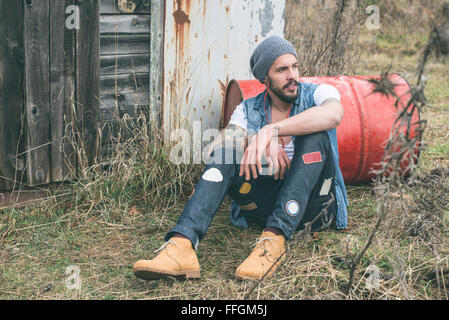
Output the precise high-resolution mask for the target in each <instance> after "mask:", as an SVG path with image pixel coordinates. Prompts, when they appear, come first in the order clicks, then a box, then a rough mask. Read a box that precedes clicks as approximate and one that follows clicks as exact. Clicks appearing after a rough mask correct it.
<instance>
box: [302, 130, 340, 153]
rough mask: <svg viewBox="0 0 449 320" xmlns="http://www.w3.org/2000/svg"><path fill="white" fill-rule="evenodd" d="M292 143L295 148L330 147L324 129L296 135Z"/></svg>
mask: <svg viewBox="0 0 449 320" xmlns="http://www.w3.org/2000/svg"><path fill="white" fill-rule="evenodd" d="M294 144H295V150H297V149H304V148H307V149H308V148H310V147H314V146H315V147H320V149H324V150H326V149H329V148H330V147H331V143H330V140H329V135H328V134H327V132H326V131H320V132H315V133H311V134H308V135H304V136H296V137H295V142H294Z"/></svg>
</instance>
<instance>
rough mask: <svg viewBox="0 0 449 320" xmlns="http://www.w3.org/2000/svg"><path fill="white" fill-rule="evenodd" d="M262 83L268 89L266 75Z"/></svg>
mask: <svg viewBox="0 0 449 320" xmlns="http://www.w3.org/2000/svg"><path fill="white" fill-rule="evenodd" d="M263 84H264V85H265V88H267V89H270V82H269V81H268V77H267V76H265V78H264V79H263Z"/></svg>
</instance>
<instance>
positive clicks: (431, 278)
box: [0, 0, 449, 300]
mask: <svg viewBox="0 0 449 320" xmlns="http://www.w3.org/2000/svg"><path fill="white" fill-rule="evenodd" d="M378 2H379V3H380V2H381V3H380V5H381V8H383V9H382V10H385V12H386V13H387V16H388V17H390V16H391V21H390V22H389V20H386V21H382V23H383V24H382V28H381V30H378V31H375V30H374V31H369V30H364V29H363V28H362V29H358V30H353V33H351V34H349V35H347V36H348V37H347V42H346V44H347V46H346V48H345V50H344V51H340V54H344V55H345V57H346V58H345V59H344V61H347V63H343V64H342V65H339V66H337V67H342V68H343V71H342V73H343V74H348V75H351V74H371V75H376V74H379V73H380V72H381V71H382V70H384V69H386V68H387V67H388V66H390V65H391V66H392V71H393V72H399V73H401V74H403V75H404V76H407V77H409V79H413V77H414V76H416V75H415V73H414V72H415V70H416V66H417V64H418V61H419V59H420V56H421V53H422V49H423V47H424V45H425V41H426V40H425V39H426V35H427V33H428V30H427V29H426V27H425V26H423V27H422V30H421V28H420V30H417V33H416V34H415V33H413V34H411V33H409V32H408V31H406V30H405V29H404V28H403V26H404V25H406V24H408V23H411V24H412V25H413V23H412V22H410V21H402V22H401V20H400V19H398V18H397V17H400V16H401V14H403V15H404V14H409V10H412V9H413V8H412V9H410V8H409V7H406V9H407V10H406V11H400V10H402V9H403V8H402V7H401V6H400V5H395V8H396V9H395V10H399V11H400V12H396V11H391V12H390V11H388V8H387V7H385V2H383V1H378ZM306 3H310V2H307V1H293V0H292V1H288V2H287V6H289V5H292V9H293V10H296V11H295V12H292V13H291V15H292V17H295V16H296V17H301V14H305V11H301V6H299V4H301V5H306ZM325 3H330V1H325ZM395 3H396V2H395ZM423 3H424V2H423ZM432 3H433V2H432ZM382 5H384V6H382ZM308 6H309V9H308V10H312V9H314V8H315V5H311V4H308ZM431 6H433V5H431ZM333 8H334V9H335V7H331V6H329V7H328V9H326V10H328V12H327V15H322V16H321V17H322V19H323V20H321V21H316V23H315V26H314V27H315V28H316V29H314V30H315V31H313V32H311V31H310V30H311V29H307V28H312V26H307V28H303V29H302V30H303V31H302V32H305V33H303V34H305V35H307V34H309V35H310V37H311V38H310V39H303V40H301V41H303V43H304V41H305V43H309V45H308V46H306V47H308V48H314V49H316V50H318V49H319V50H322V49H323V46H321V47H319V48H315V45H317V44H318V43H320V41H321V40H319V39H328V40H329V39H330V35H329V32H332V28H330V27H328V25H327V24H326V23H327V22H326V19H328V18H332V17H333V14H332V12H333V11H332V9H333ZM321 9H323V8H321ZM321 9H320V10H321ZM298 11H300V12H298ZM418 11H419V10H418ZM308 12H309V11H308ZM310 12H313V10H312V11H310ZM348 12H349V11H348ZM401 12H402V13H401ZM416 14H417V13H416ZM346 18H347V19H348V20H345V21H344V25H347V23H350V22H351V21H352V20H351V19H349V18H350V17H346ZM413 18H415V19H416V17H411V18H410V19H413ZM289 21H290V23H289V26H288V28H290V29H288V30H287V33H288V34H289V35H290V36H291V37H295V29H294V28H295V27H299V26H303V24H301V25H298V24H297V25H293V22H294V21H296V20H294V19H292V18H291V19H290V20H289ZM292 21H293V22H292ZM415 21H416V20H415ZM423 21H424V20H423ZM394 22H395V23H394ZM396 23H397V24H400V25H402V26H398V25H397V24H396ZM323 28H324V29H323ZM307 30H309V31H310V32H311V33H307V32H309V31H307ZM325 33H327V35H326V34H325ZM293 40H295V39H293ZM307 41H309V42H307ZM297 44H300V42H297ZM326 46H329V43H327V45H326ZM355 47H357V49H355V51H354V50H353V48H355ZM320 48H321V49H320ZM302 49H303V50H301V48H299V51H300V52H304V55H303V56H302V59H304V60H303V61H311V60H310V59H312V58H314V57H313V55H314V54H315V53H313V54H312V53H311V54H310V55H309V56H307V55H306V54H308V53H307V52H306V50H304V48H302ZM340 49H342V48H341V46H340ZM360 49H363V51H362V52H360ZM360 54H361V56H360ZM315 58H316V57H315ZM328 62H329V56H328V55H327V54H323V60H320V62H319V63H317V64H315V65H313V66H310V69H308V70H304V72H303V74H304V75H323V74H326V73H327V72H328V66H329V63H328ZM304 65H306V64H304ZM448 72H449V64H448V61H447V59H446V60H445V59H437V58H433V59H432V60H431V62H430V64H429V65H428V69H427V77H428V82H427V89H426V93H427V96H428V99H429V102H430V103H429V107H428V108H427V109H426V111H425V113H424V114H422V118H426V119H428V130H427V131H426V133H425V141H426V143H427V149H426V150H425V151H424V152H423V153H422V155H421V165H422V173H421V179H419V180H420V181H422V182H423V183H424V184H421V185H416V186H414V187H413V188H411V189H410V192H409V195H408V196H407V202H406V208H407V209H408V212H409V214H410V219H409V220H406V221H403V220H402V216H401V215H400V214H399V213H397V214H393V215H392V216H391V220H389V226H391V227H390V228H385V229H382V230H381V231H382V232H380V233H379V234H378V235H377V237H376V239H375V241H374V243H373V245H372V247H371V248H370V249H369V250H368V252H367V254H366V255H365V256H364V258H363V259H362V261H361V263H360V266H359V267H358V268H357V270H356V277H355V283H354V287H353V289H352V290H351V291H350V293H349V295H348V296H347V297H345V296H344V295H343V294H342V293H341V291H342V290H343V288H344V286H345V285H346V283H347V281H348V273H349V269H350V264H349V263H350V261H351V257H353V256H354V255H355V254H356V253H357V252H358V250H360V247H361V246H362V245H363V243H364V242H365V241H366V238H367V236H368V234H369V231H370V230H371V229H372V227H373V225H374V223H375V218H376V208H377V203H376V197H375V195H374V193H373V190H372V186H371V185H369V184H366V185H354V186H348V196H349V201H350V206H349V228H348V230H347V231H346V232H339V231H336V230H326V231H323V232H320V233H319V234H315V235H314V236H310V237H307V238H306V239H296V241H290V242H289V243H288V251H287V252H288V253H287V259H286V261H285V263H284V264H283V266H282V267H281V268H279V270H278V271H277V272H276V274H275V276H274V277H272V278H270V279H266V280H264V281H263V282H262V283H260V284H259V285H257V287H256V288H255V290H254V291H252V292H251V294H250V296H249V298H250V299H294V300H296V299H343V298H347V299H447V298H448V294H449V293H448V290H447V287H448V285H449V283H448V280H449V279H448V270H449V252H448V248H447V243H448V239H449V234H448V227H449V207H448V205H447V201H446V200H445V199H446V198H445V197H447V192H446V190H448V185H447V183H448V182H447V181H448V180H447V178H448V172H449V142H448V140H449V139H448V137H449V136H448V134H449V118H448V111H449V107H448V104H449V89H448V87H449V86H448V84H449V83H447V74H448ZM134 120H135V119H134ZM141 120H142V121H143V122H142V121H127V120H124V122H123V124H122V125H123V126H124V127H127V128H128V129H127V130H130V131H131V132H132V134H130V135H128V138H127V139H125V140H124V141H122V140H117V141H115V142H118V145H117V153H116V156H115V158H113V159H110V160H109V162H108V163H101V164H99V166H98V167H96V168H90V169H86V171H85V172H84V178H83V179H80V180H78V181H77V182H75V183H73V184H71V185H69V186H68V188H67V187H65V188H64V193H63V194H62V195H61V191H60V186H55V187H54V189H52V190H50V195H51V196H50V197H49V198H48V199H46V200H45V201H43V202H41V203H38V204H34V205H29V206H26V207H20V208H19V207H15V208H8V209H4V210H1V211H0V298H1V299H224V300H227V299H243V298H244V297H245V296H246V295H247V294H248V293H249V292H250V290H251V289H252V287H253V285H254V282H251V281H236V280H235V279H234V272H235V269H236V268H237V266H238V265H239V264H240V263H241V262H242V261H243V260H244V259H245V258H246V257H247V255H248V254H249V252H250V251H251V246H252V244H253V243H254V241H255V239H256V237H257V236H258V235H259V234H260V229H258V228H255V227H252V228H250V229H248V230H241V229H238V228H235V227H232V226H231V225H230V223H229V203H230V202H229V199H226V201H225V203H224V204H223V205H222V206H221V208H220V210H219V212H218V214H217V216H216V218H215V219H214V220H213V222H212V225H211V227H210V229H209V231H208V234H207V236H206V237H205V239H204V240H203V241H202V242H201V243H200V246H199V250H198V257H199V261H200V264H201V266H202V279H201V280H200V281H178V280H176V279H168V280H161V281H151V282H144V281H141V280H138V279H136V278H135V277H134V275H133V273H132V265H133V263H134V262H135V261H136V260H138V259H141V258H150V257H152V256H154V254H153V251H154V250H156V249H158V248H159V247H160V246H161V245H162V244H163V237H164V235H165V233H166V232H167V231H168V230H169V229H171V228H172V227H173V226H174V225H175V223H176V221H177V218H178V216H179V213H180V211H181V210H182V208H183V205H184V204H185V202H186V200H187V198H188V196H189V195H190V192H191V191H192V189H193V187H194V185H195V182H196V181H197V179H198V177H199V174H200V172H201V169H202V168H201V166H187V165H181V166H177V165H174V164H172V163H171V162H170V161H168V155H169V146H165V147H162V148H161V147H160V146H155V145H154V144H153V143H152V142H151V141H152V140H151V139H150V138H149V133H148V131H147V130H148V128H147V127H148V126H147V124H146V123H145V119H141ZM98 168H102V169H105V168H108V170H97V169H98ZM432 170H433V171H432ZM423 195H424V196H423ZM443 200H444V201H443ZM423 201H424V202H423ZM429 203H430V204H429ZM436 211H438V212H436ZM434 236H436V238H435V237H434ZM385 239H387V240H388V241H385ZM372 264H374V265H376V266H377V267H378V268H379V271H380V274H379V284H378V286H376V287H375V288H372V287H370V286H369V285H368V284H369V280H370V279H371V278H370V275H369V272H368V269H367V268H368V267H369V266H370V265H372ZM69 266H77V267H79V270H80V277H81V279H82V285H81V289H80V290H69V289H68V288H67V287H66V281H67V279H68V277H69V275H68V274H66V273H65V272H66V268H67V267H69Z"/></svg>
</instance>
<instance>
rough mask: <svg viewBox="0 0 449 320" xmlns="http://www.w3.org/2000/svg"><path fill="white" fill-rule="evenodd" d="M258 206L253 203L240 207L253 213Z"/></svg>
mask: <svg viewBox="0 0 449 320" xmlns="http://www.w3.org/2000/svg"><path fill="white" fill-rule="evenodd" d="M257 208H258V207H257V204H256V203H255V202H251V203H250V204H245V205H240V209H242V210H245V211H251V210H255V209H257Z"/></svg>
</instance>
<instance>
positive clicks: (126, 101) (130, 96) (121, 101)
mask: <svg viewBox="0 0 449 320" xmlns="http://www.w3.org/2000/svg"><path fill="white" fill-rule="evenodd" d="M148 104H150V96H149V94H148V92H139V93H119V94H117V95H116V94H115V93H109V94H101V95H100V110H101V109H114V108H115V107H117V106H120V107H128V106H130V107H132V106H140V105H148Z"/></svg>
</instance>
